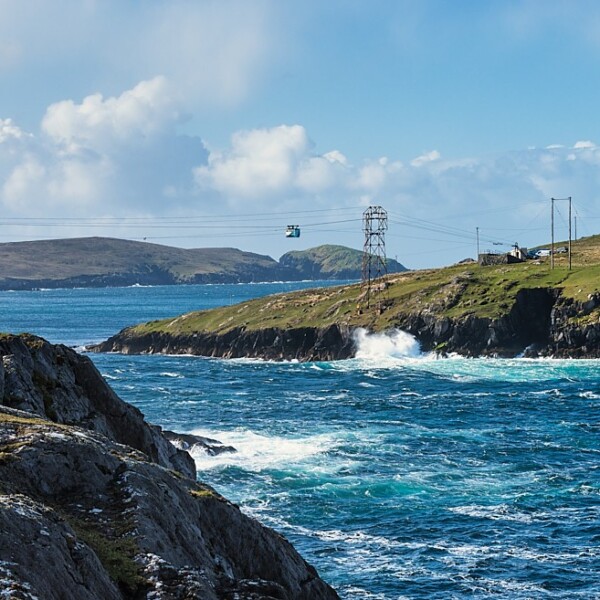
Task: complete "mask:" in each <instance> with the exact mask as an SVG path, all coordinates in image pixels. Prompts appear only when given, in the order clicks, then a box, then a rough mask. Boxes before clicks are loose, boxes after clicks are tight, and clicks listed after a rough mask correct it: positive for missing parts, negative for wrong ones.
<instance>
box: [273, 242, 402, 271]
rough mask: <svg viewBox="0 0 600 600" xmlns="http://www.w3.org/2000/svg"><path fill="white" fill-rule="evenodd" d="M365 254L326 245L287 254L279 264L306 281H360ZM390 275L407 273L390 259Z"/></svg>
mask: <svg viewBox="0 0 600 600" xmlns="http://www.w3.org/2000/svg"><path fill="white" fill-rule="evenodd" d="M362 260H363V252H362V251H361V250H354V249H353V248H347V247H346V246H336V245H333V244H325V245H323V246H317V247H316V248H310V249H309V250H293V251H291V252H287V253H286V254H284V255H283V256H282V257H281V258H280V259H279V262H280V264H281V265H283V266H285V267H289V268H292V269H294V270H296V271H298V272H299V273H300V274H301V275H302V276H303V277H304V278H306V279H360V277H361V274H362ZM387 270H388V273H400V272H402V271H406V270H407V269H406V267H405V266H404V265H401V264H400V263H399V262H397V261H395V260H393V259H388V261H387Z"/></svg>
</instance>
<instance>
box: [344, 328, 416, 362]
mask: <svg viewBox="0 0 600 600" xmlns="http://www.w3.org/2000/svg"><path fill="white" fill-rule="evenodd" d="M354 336H355V337H354V341H355V343H356V347H357V351H356V358H361V359H371V360H381V359H385V358H417V357H419V356H420V355H421V347H420V346H419V342H418V341H417V339H416V338H415V337H414V336H412V335H411V334H410V333H406V331H402V330H401V329H394V330H391V331H386V332H383V333H369V332H368V331H367V330H366V329H363V328H360V329H357V330H356V332H355V334H354Z"/></svg>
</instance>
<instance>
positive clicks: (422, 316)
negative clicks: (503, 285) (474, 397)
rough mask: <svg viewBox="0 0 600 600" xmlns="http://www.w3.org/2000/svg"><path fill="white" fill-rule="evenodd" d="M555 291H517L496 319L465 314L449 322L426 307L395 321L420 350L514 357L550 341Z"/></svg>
mask: <svg viewBox="0 0 600 600" xmlns="http://www.w3.org/2000/svg"><path fill="white" fill-rule="evenodd" d="M556 298H557V292H556V290H553V289H546V288H539V289H524V290H520V291H519V292H518V293H517V295H516V297H515V301H514V303H513V305H512V307H511V308H510V310H509V311H508V312H507V313H506V315H504V316H502V317H500V318H497V319H491V318H484V317H476V316H474V315H470V314H467V315H465V316H462V317H460V318H456V319H451V318H448V317H441V318H440V317H439V316H438V315H437V314H436V313H435V312H433V311H431V310H430V309H429V308H425V309H424V310H422V311H421V312H419V313H418V314H409V315H407V316H403V317H401V318H400V319H399V320H398V326H399V327H401V328H402V329H404V330H406V331H408V332H409V333H411V334H413V335H414V336H415V337H416V338H417V339H418V340H419V342H420V343H421V347H422V348H423V350H426V351H431V350H435V351H438V352H440V353H457V354H461V355H463V356H515V355H517V354H520V353H522V352H524V351H525V350H526V349H528V348H529V352H530V353H531V354H533V353H534V352H536V351H537V350H538V349H541V348H544V347H546V345H547V344H548V342H549V339H550V325H551V314H552V310H553V307H554V304H555V302H556Z"/></svg>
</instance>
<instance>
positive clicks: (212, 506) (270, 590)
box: [0, 336, 337, 600]
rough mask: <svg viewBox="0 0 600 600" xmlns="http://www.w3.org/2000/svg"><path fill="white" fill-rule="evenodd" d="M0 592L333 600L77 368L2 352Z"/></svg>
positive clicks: (4, 347)
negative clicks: (197, 479) (0, 590)
mask: <svg viewBox="0 0 600 600" xmlns="http://www.w3.org/2000/svg"><path fill="white" fill-rule="evenodd" d="M0 356H1V358H2V365H3V369H2V371H1V373H2V376H1V377H0V383H1V385H0V388H1V389H0V392H1V393H0V398H1V404H0V581H1V582H2V586H3V594H4V595H3V597H7V598H15V599H16V598H19V599H33V598H38V599H40V600H45V599H57V600H58V599H61V600H70V599H73V600H87V599H90V600H92V599H97V598H102V599H108V600H110V599H119V600H120V599H124V598H131V599H137V598H146V597H152V598H156V599H164V600H171V599H176V598H182V599H183V598H206V599H207V600H213V599H215V600H216V599H233V598H240V599H241V600H244V599H248V600H249V599H251V598H253V599H254V598H264V599H269V598H272V599H274V598H279V599H287V598H289V599H292V598H293V599H306V600H309V599H313V598H314V599H317V600H319V599H330V598H331V599H333V598H337V595H336V594H335V592H334V591H333V590H332V589H331V588H330V587H329V586H327V585H326V584H325V583H324V582H323V581H322V580H321V579H319V577H318V575H317V573H316V571H315V570H314V569H313V568H312V567H311V566H310V565H308V564H307V563H306V562H305V561H304V560H303V559H302V558H301V557H300V556H299V555H298V553H297V552H296V551H295V550H294V549H293V548H292V547H291V545H290V544H289V543H288V542H286V541H285V540H284V539H283V538H282V537H281V536H279V535H278V534H276V533H275V532H273V531H272V530H270V529H268V528H265V527H263V526H261V525H260V524H259V523H258V522H256V521H254V520H253V519H250V518H248V517H246V516H244V515H243V514H242V513H241V512H240V511H239V509H238V508H237V507H236V506H234V505H232V504H231V503H229V502H228V501H227V500H226V499H224V498H223V497H221V496H220V495H219V494H218V493H216V492H215V491H214V490H212V489H211V488H210V487H208V486H206V485H202V484H200V483H198V482H196V480H195V470H194V468H193V462H192V461H191V458H190V457H189V455H187V453H185V452H182V451H178V450H176V449H175V447H174V446H172V445H171V444H170V443H169V442H168V441H167V440H166V438H165V437H164V436H163V435H162V433H161V431H160V430H159V429H158V428H154V427H152V426H150V425H148V424H146V423H145V422H144V421H143V418H142V416H141V413H139V411H137V410H136V409H135V408H133V407H131V406H129V405H127V404H125V403H123V402H122V401H120V400H119V399H118V398H117V397H116V395H115V394H114V393H113V392H112V391H111V390H110V388H108V386H107V385H106V383H104V381H103V380H102V378H101V377H100V375H99V374H98V372H97V371H96V369H95V368H94V366H93V364H92V363H91V362H90V361H89V359H87V358H86V357H81V356H78V355H77V354H76V353H75V352H73V351H71V350H69V349H68V348H65V347H62V346H52V345H50V344H48V343H47V342H44V341H43V340H41V339H39V338H34V337H31V336H25V337H19V336H5V337H3V338H2V340H1V341H0Z"/></svg>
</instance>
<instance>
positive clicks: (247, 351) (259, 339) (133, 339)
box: [90, 325, 355, 361]
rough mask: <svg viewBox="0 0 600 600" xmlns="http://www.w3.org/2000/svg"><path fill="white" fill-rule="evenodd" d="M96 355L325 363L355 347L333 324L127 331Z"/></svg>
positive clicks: (98, 347)
mask: <svg viewBox="0 0 600 600" xmlns="http://www.w3.org/2000/svg"><path fill="white" fill-rule="evenodd" d="M90 349H91V350H93V351H94V352H122V353H123V354H157V353H164V354H195V355H198V356H213V357H219V358H243V357H245V358H263V359H266V360H301V361H325V360H339V359H344V358H350V357H351V356H353V355H354V352H355V345H354V340H353V338H352V332H351V330H350V329H348V328H347V327H344V326H339V325H331V326H329V327H325V328H316V327H299V328H296V329H279V328H276V327H274V328H268V329H258V330H250V331H248V330H246V329H244V328H239V327H236V328H235V329H231V330H229V331H228V332H226V333H224V334H211V333H201V332H199V333H194V334H190V335H176V336H174V335H170V334H167V333H147V334H144V335H137V334H135V333H133V332H132V331H131V330H129V329H124V330H123V331H121V332H120V333H118V334H117V335H115V336H113V337H111V338H110V339H108V340H106V341H105V342H102V343H101V344H98V345H96V346H93V347H92V348H90Z"/></svg>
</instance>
